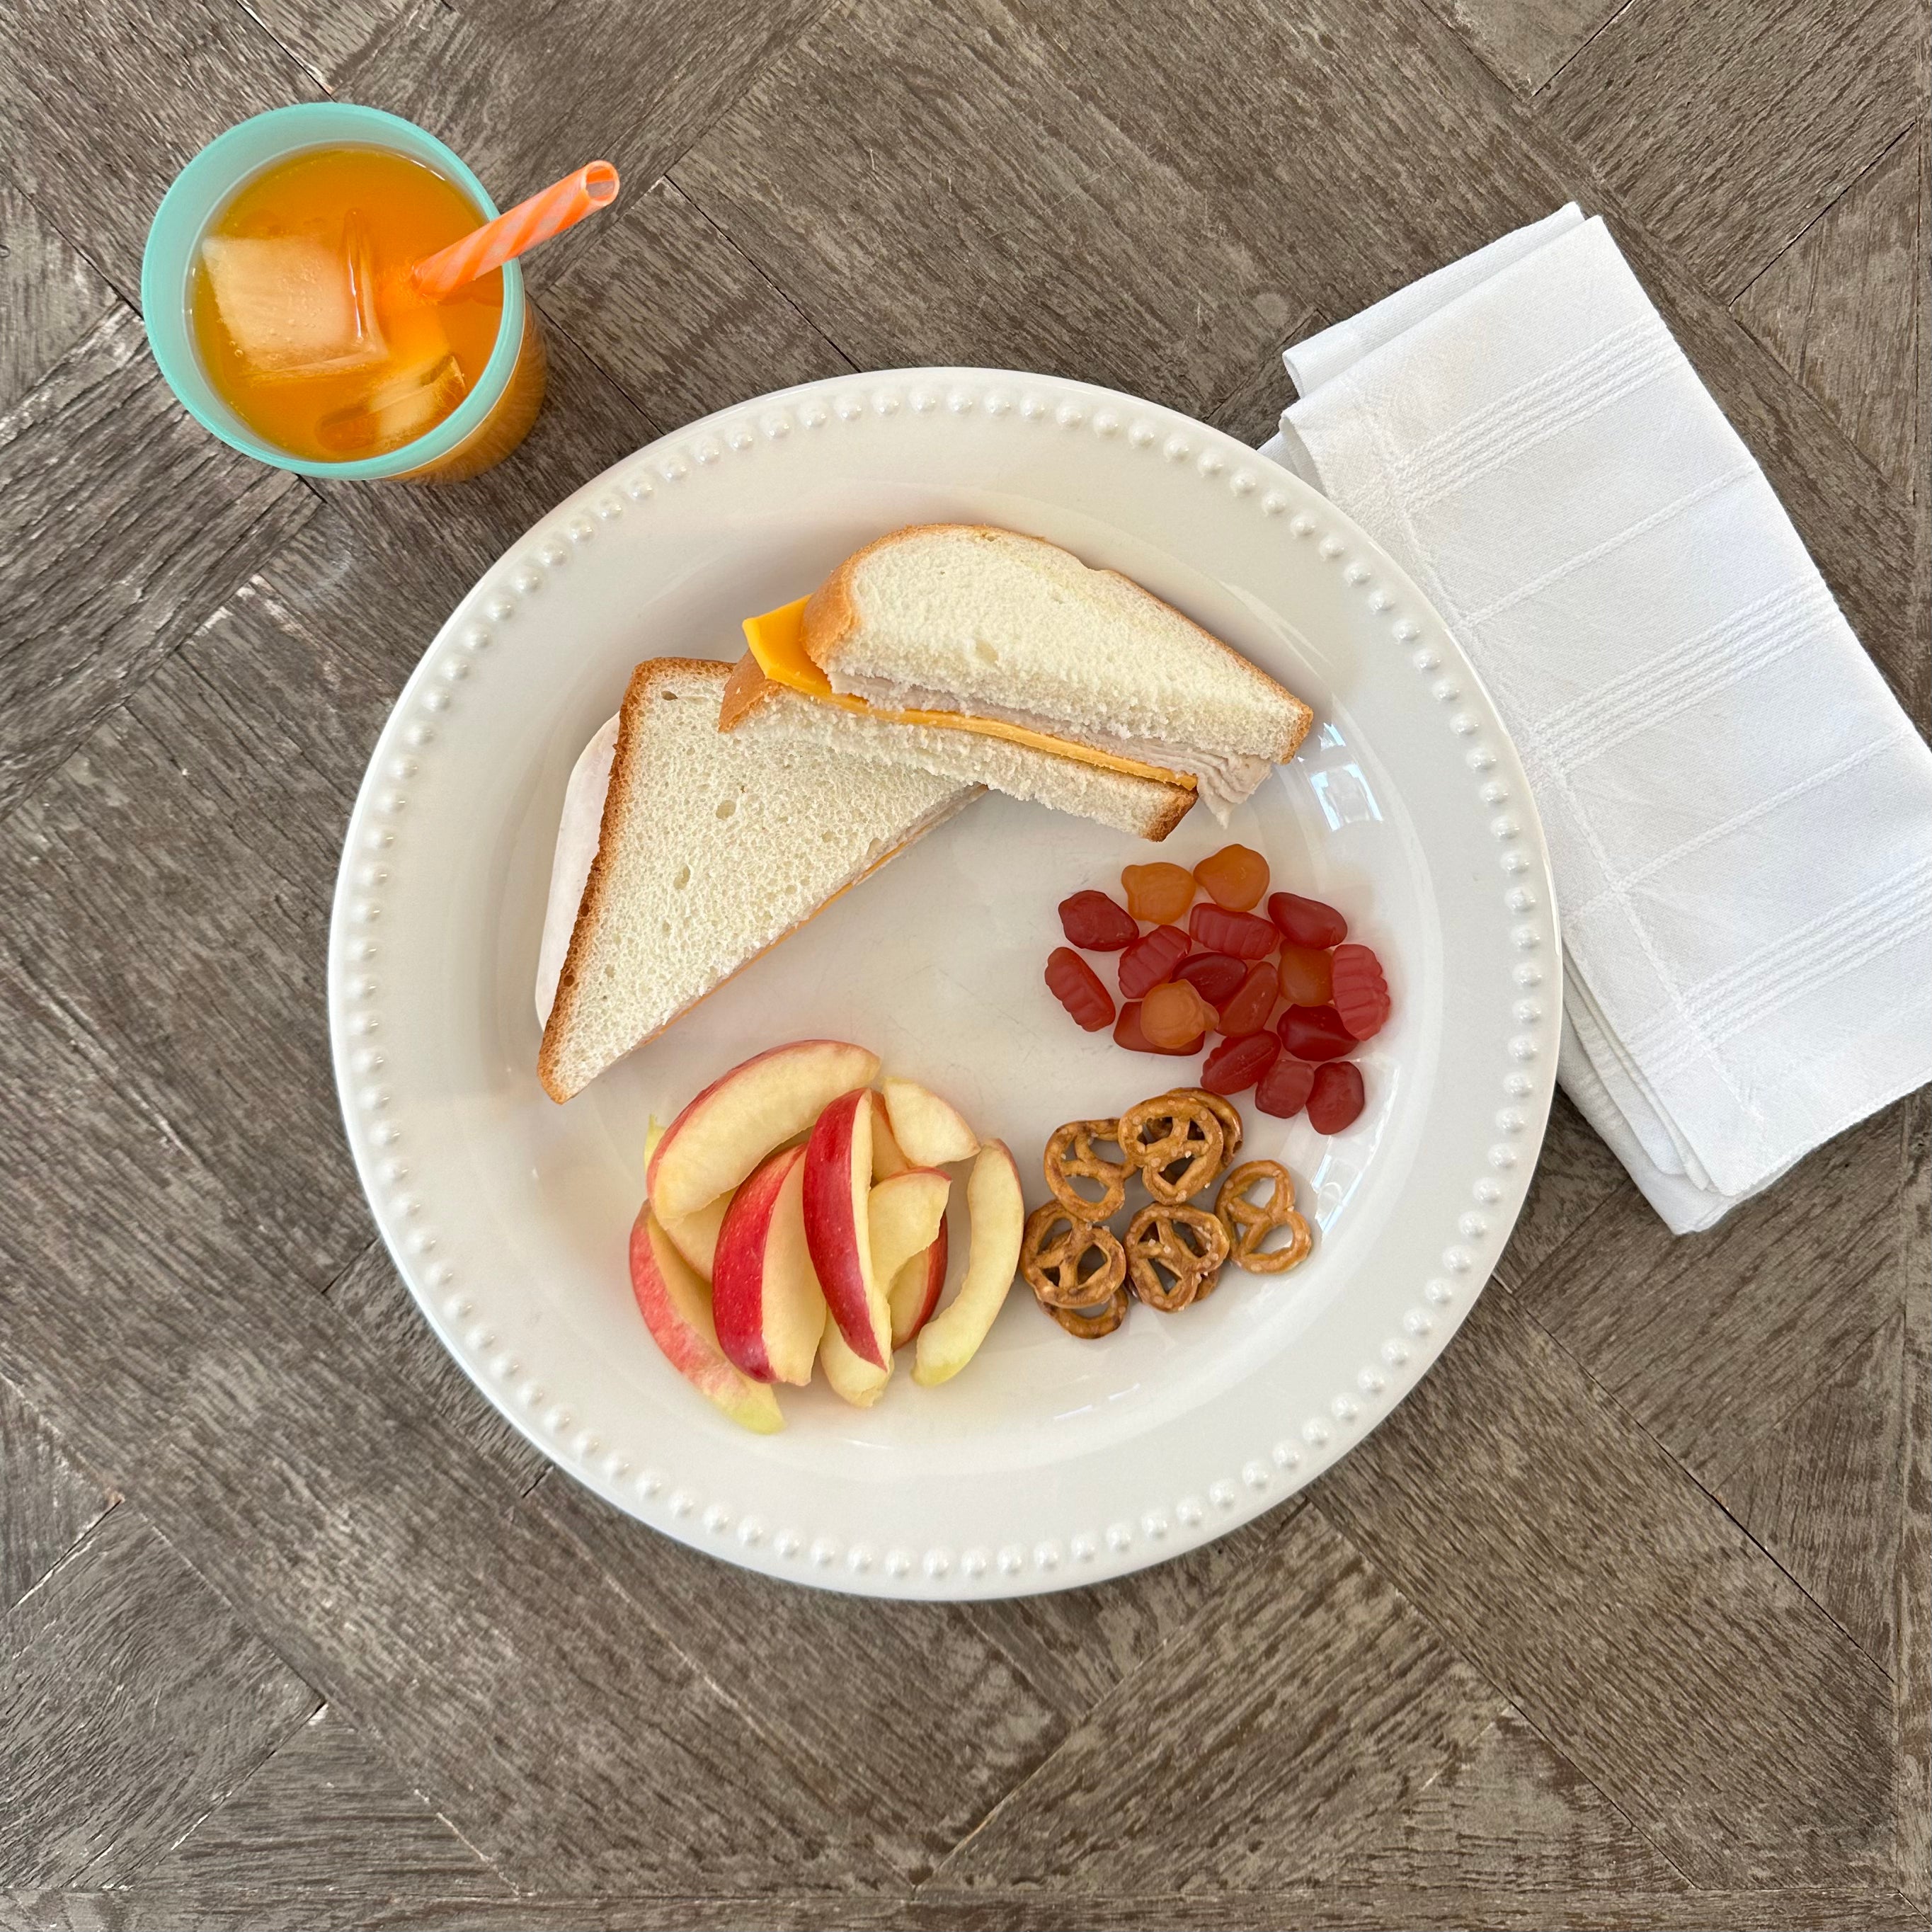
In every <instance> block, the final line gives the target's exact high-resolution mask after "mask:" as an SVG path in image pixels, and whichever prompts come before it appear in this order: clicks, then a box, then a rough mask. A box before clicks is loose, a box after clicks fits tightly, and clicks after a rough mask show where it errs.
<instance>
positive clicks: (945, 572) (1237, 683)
mask: <svg viewBox="0 0 1932 1932" xmlns="http://www.w3.org/2000/svg"><path fill="white" fill-rule="evenodd" d="M803 625H804V643H805V652H806V654H807V655H808V656H809V657H810V658H811V659H812V661H814V663H815V664H817V665H818V667H820V669H821V670H823V671H824V673H826V676H827V677H828V678H829V679H830V681H831V684H832V689H833V690H834V691H840V692H846V693H850V694H854V695H856V696H858V697H863V698H865V699H866V700H868V701H869V702H871V703H878V704H881V705H888V706H896V707H898V708H901V709H953V710H958V711H963V712H971V713H976V714H978V715H982V716H986V717H994V718H1008V719H1010V720H1012V721H1016V722H1022V723H1026V722H1031V721H1033V720H1035V719H1039V720H1043V721H1048V722H1046V725H1045V728H1046V729H1047V730H1051V731H1053V732H1055V733H1057V734H1058V735H1060V736H1066V737H1071V738H1074V739H1079V740H1080V741H1081V742H1085V743H1089V744H1091V745H1094V747H1095V748H1097V749H1100V750H1103V751H1107V750H1112V751H1119V750H1121V749H1122V748H1123V747H1125V746H1131V747H1134V749H1133V750H1130V751H1128V752H1127V755H1129V756H1132V757H1139V758H1141V759H1142V760H1144V761H1145V762H1148V763H1160V764H1162V765H1164V766H1166V767H1167V768H1168V769H1170V770H1175V771H1181V772H1187V773H1189V774H1190V775H1196V776H1198V777H1199V778H1202V781H1203V784H1202V790H1203V794H1204V796H1208V799H1209V801H1210V802H1211V803H1214V802H1217V799H1216V797H1215V793H1217V790H1226V786H1225V785H1224V784H1222V783H1221V782H1220V781H1221V780H1222V779H1225V778H1227V777H1229V775H1230V771H1229V768H1230V767H1231V766H1235V765H1236V764H1237V763H1239V762H1240V761H1243V760H1259V761H1262V764H1263V765H1264V766H1265V765H1268V764H1276V763H1280V762H1281V761H1282V760H1285V759H1287V758H1290V757H1293V756H1294V754H1295V750H1296V748H1297V747H1298V746H1299V745H1300V744H1301V741H1302V739H1303V737H1304V736H1305V735H1306V734H1307V730H1308V727H1309V725H1310V723H1311V722H1312V721H1313V713H1312V712H1310V710H1309V709H1308V707H1307V705H1305V704H1304V703H1302V702H1301V700H1300V699H1299V698H1298V697H1295V696H1293V695H1292V694H1291V693H1290V692H1289V691H1286V690H1284V689H1283V688H1282V687H1281V686H1280V685H1278V684H1277V683H1276V682H1275V681H1274V679H1272V678H1271V677H1268V676H1266V675H1265V674H1264V673H1262V672H1261V671H1259V670H1256V668H1255V667H1254V666H1253V664H1250V663H1249V662H1248V661H1247V659H1246V658H1244V657H1242V656H1241V655H1239V654H1238V652H1235V651H1233V650H1232V649H1229V646H1227V645H1226V644H1224V643H1222V642H1221V640H1220V639H1219V638H1218V637H1212V636H1211V635H1209V634H1208V632H1207V631H1204V630H1202V628H1201V627H1200V626H1199V625H1198V624H1195V623H1193V622H1190V620H1189V619H1187V618H1186V617H1184V616H1182V615H1181V613H1180V612H1179V611H1178V610H1175V609H1174V608H1173V607H1172V605H1170V604H1165V603H1163V602H1162V601H1161V600H1160V598H1158V597H1156V596H1154V595H1153V594H1152V593H1151V592H1149V591H1146V590H1143V589H1142V588H1141V586H1139V584H1137V583H1133V582H1132V581H1131V580H1130V579H1128V578H1127V577H1123V576H1121V574H1119V573H1118V571H1111V570H1091V569H1089V568H1088V566H1087V565H1085V564H1084V563H1082V562H1081V560H1080V559H1079V558H1078V557H1077V556H1074V555H1073V553H1072V552H1071V551H1070V550H1062V549H1061V548H1060V547H1059V546H1058V544H1050V543H1045V542H1043V541H1041V540H1040V538H1037V537H1028V536H1022V535H1019V533H1018V532H1015V531H1013V530H1002V529H993V528H992V527H990V526H986V525H984V524H977V523H922V524H915V525H913V526H911V527H910V528H909V529H901V530H895V531H894V532H892V533H891V534H890V535H886V536H883V537H880V538H878V539H877V541H874V542H872V543H871V544H867V545H866V546H865V548H864V549H863V550H859V551H856V552H855V553H853V555H852V556H849V557H847V559H846V560H845V561H844V563H842V564H841V565H839V567H838V569H836V570H835V571H833V572H832V574H831V576H829V577H827V578H826V580H825V582H824V583H823V584H821V585H820V586H819V588H818V589H817V591H816V592H814V593H813V595H812V596H811V598H810V600H809V601H808V602H807V604H806V605H805V613H804V620H803ZM1163 752H1164V755H1163ZM1232 775H1233V776H1234V777H1235V782H1236V784H1239V783H1240V782H1241V781H1243V780H1244V779H1246V778H1252V779H1253V782H1259V775H1260V774H1259V772H1256V771H1255V770H1254V769H1253V766H1251V765H1250V766H1248V767H1247V769H1246V770H1245V771H1241V772H1235V773H1233V774H1232ZM1247 789H1248V790H1252V789H1253V783H1249V784H1248V785H1247ZM1240 795H1241V796H1245V795H1246V793H1245V792H1242V793H1241V794H1240Z"/></svg>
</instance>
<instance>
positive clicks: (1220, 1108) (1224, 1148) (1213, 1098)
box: [1161, 1087, 1241, 1166]
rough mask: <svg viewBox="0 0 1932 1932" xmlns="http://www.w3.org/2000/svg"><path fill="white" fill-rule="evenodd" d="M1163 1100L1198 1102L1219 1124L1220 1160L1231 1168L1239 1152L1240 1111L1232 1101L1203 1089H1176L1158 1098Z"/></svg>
mask: <svg viewBox="0 0 1932 1932" xmlns="http://www.w3.org/2000/svg"><path fill="white" fill-rule="evenodd" d="M1161 1098H1162V1099H1163V1100H1199V1102H1200V1103H1201V1104H1202V1106H1204V1107H1205V1108H1206V1109H1208V1112H1210V1113H1211V1114H1212V1115H1214V1118H1215V1119H1217V1121H1220V1123H1221V1159H1222V1160H1223V1162H1224V1163H1226V1164H1228V1165H1229V1166H1232V1165H1233V1163H1234V1159H1235V1155H1237V1154H1239V1153H1240V1152H1241V1109H1240V1108H1238V1106H1235V1103H1234V1102H1233V1101H1232V1100H1224V1099H1223V1097H1221V1095H1220V1094H1211V1093H1209V1092H1208V1090H1207V1088H1205V1087H1176V1088H1173V1089H1172V1091H1170V1092H1168V1093H1166V1094H1163V1095H1162V1096H1161Z"/></svg>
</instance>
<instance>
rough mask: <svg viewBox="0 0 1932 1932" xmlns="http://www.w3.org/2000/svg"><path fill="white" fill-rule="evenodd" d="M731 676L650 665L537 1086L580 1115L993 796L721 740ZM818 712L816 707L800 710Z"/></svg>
mask: <svg viewBox="0 0 1932 1932" xmlns="http://www.w3.org/2000/svg"><path fill="white" fill-rule="evenodd" d="M728 675H729V671H728V667H727V666H725V665H724V664H715V663H710V662H705V661H699V660H697V659H693V658H652V659H650V660H649V661H647V662H646V663H643V664H640V665H638V667H637V670H636V671H635V672H634V673H633V674H632V676H631V683H630V688H629V689H628V691H625V694H624V704H623V709H622V711H621V712H619V718H618V727H617V742H616V751H615V753H614V754H613V758H612V760H611V766H610V787H609V790H608V791H607V793H606V795H605V797H604V811H603V817H602V820H601V823H600V825H599V827H598V839H597V856H596V858H595V860H594V861H593V862H592V865H591V867H590V872H589V878H588V880H587V881H586V883H585V886H584V888H583V898H582V901H581V903H580V904H579V906H578V907H577V919H576V923H575V925H574V927H573V929H572V930H571V938H570V947H569V950H568V953H566V954H565V957H564V962H563V968H562V972H561V973H560V974H559V976H558V980H557V987H556V1002H555V1004H553V1006H552V1007H551V1009H550V1018H549V1020H548V1022H547V1023H546V1024H545V1025H544V1034H543V1045H542V1047H541V1049H540V1051H539V1052H538V1058H537V1071H538V1076H539V1077H540V1078H541V1080H542V1082H543V1084H544V1090H545V1091H547V1093H548V1094H549V1095H550V1098H551V1099H552V1100H568V1099H570V1098H571V1096H572V1095H573V1094H578V1093H580V1092H581V1091H583V1088H585V1087H586V1086H587V1085H589V1083H590V1082H591V1081H592V1080H593V1079H595V1077H596V1076H598V1074H599V1073H602V1072H603V1070H604V1068H606V1067H608V1066H610V1064H612V1063H613V1061H616V1060H619V1059H620V1058H622V1056H623V1055H625V1054H626V1053H628V1052H630V1051H631V1049H632V1048H633V1047H634V1046H640V1045H641V1044H642V1043H643V1042H644V1041H645V1040H649V1039H650V1038H651V1037H652V1036H653V1035H655V1034H658V1033H661V1032H662V1031H663V1030H664V1028H666V1027H667V1026H668V1025H670V1023H671V1022H672V1021H673V1020H674V1019H676V1018H677V1016H679V1014H680V1013H683V1012H685V1010H687V1009H688V1007H691V1006H693V1005H694V1004H696V1003H697V1001H699V1000H701V999H702V998H704V996H705V995H706V994H707V993H709V992H714V991H715V989H717V988H718V987H719V986H721V985H723V983H724V981H725V980H728V979H729V978H730V977H731V975H732V974H733V973H736V971H739V968H742V967H743V966H745V965H748V964H749V963H750V962H751V960H753V959H755V958H757V956H758V955H759V954H760V953H763V952H764V951H766V950H767V949H768V948H769V947H772V946H775V945H776V944H778V941H780V940H781V939H782V938H784V937H785V935H787V933H789V932H792V931H793V930H794V929H796V928H797V927H798V926H801V925H802V924H803V923H804V922H805V920H806V919H809V918H810V917H811V916H812V914H813V913H815V912H817V910H819V909H820V907H822V906H823V905H824V904H826V902H827V901H829V900H831V899H833V898H837V897H838V895H839V894H840V893H841V892H844V890H845V889H846V888H847V886H852V885H854V884H856V883H857V882H858V881H859V880H860V879H862V878H863V877H865V874H867V873H868V872H870V871H873V870H874V869H875V868H877V867H878V866H880V865H883V864H884V862H886V859H889V858H890V857H891V856H892V855H893V854H894V853H896V852H898V851H900V850H903V849H904V847H906V846H907V845H908V844H910V843H911V842H912V841H913V840H914V839H915V838H918V837H919V836H920V835H921V834H922V833H923V832H927V831H929V830H930V829H932V826H935V825H937V824H938V823H940V821H941V820H942V819H945V818H949V817H951V816H952V814H953V813H954V812H956V811H958V810H959V808H960V807H961V806H962V805H965V804H966V803H967V802H968V801H969V800H971V799H974V798H975V797H977V796H978V795H979V793H980V787H979V786H977V785H974V784H959V783H958V782H956V781H953V780H952V779H950V778H936V777H935V776H933V775H932V774H930V773H929V772H922V771H919V770H918V769H916V768H914V767H913V766H898V767H888V766H882V765H873V764H869V763H866V764H862V765H860V766H859V767H858V768H857V769H856V771H855V769H853V766H852V765H851V764H850V762H849V761H848V760H847V759H845V758H844V757H841V756H840V755H839V754H838V751H837V750H836V749H835V748H832V747H830V746H828V745H825V744H823V743H821V742H819V741H818V740H817V738H816V737H815V736H809V735H806V734H802V733H801V734H799V735H797V736H793V737H790V738H786V737H784V736H779V735H777V734H774V735H772V736H771V737H769V738H766V737H763V736H760V738H758V739H756V740H754V739H740V738H735V737H731V736H727V735H726V734H725V733H723V732H721V731H720V730H718V706H719V704H720V703H721V700H722V699H723V697H724V683H725V679H726V678H727V676H728ZM798 703H799V706H800V707H801V708H803V707H804V706H805V704H806V703H807V700H804V699H799V700H798Z"/></svg>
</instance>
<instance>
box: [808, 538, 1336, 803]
mask: <svg viewBox="0 0 1932 1932" xmlns="http://www.w3.org/2000/svg"><path fill="white" fill-rule="evenodd" d="M941 534H945V535H956V534H964V535H969V536H976V537H1017V538H1020V539H1021V541H1023V542H1026V543H1037V544H1040V545H1041V546H1042V547H1043V548H1045V549H1047V550H1058V551H1059V552H1060V553H1061V556H1068V557H1072V558H1073V561H1074V562H1076V563H1077V564H1079V565H1080V567H1081V568H1082V569H1083V570H1087V569H1092V568H1094V566H1092V565H1090V564H1088V562H1087V561H1086V559H1085V558H1084V557H1082V556H1078V555H1076V553H1074V552H1073V551H1072V550H1068V549H1067V547H1065V546H1064V544H1056V543H1049V541H1047V539H1046V538H1044V537H1034V536H1028V535H1027V533H1026V532H1025V531H1024V530H1009V529H1002V528H1001V526H999V525H998V524H997V523H908V524H907V525H906V526H904V528H903V529H896V530H888V531H887V532H886V534H885V535H883V536H881V537H874V538H873V539H872V541H871V542H870V543H868V544H866V545H865V547H864V548H863V549H861V550H854V551H853V553H852V554H851V555H850V556H848V557H847V559H845V561H844V562H843V563H841V565H839V566H838V568H837V569H836V570H835V571H833V572H832V574H831V575H830V576H829V577H827V578H826V580H825V581H824V582H823V583H821V584H820V586H818V588H817V589H816V590H814V592H812V593H811V595H810V596H809V597H808V598H806V599H805V610H804V614H803V616H802V620H801V621H802V626H803V636H802V641H803V643H804V646H805V655H806V656H807V657H808V658H811V661H812V662H813V663H814V664H816V665H817V667H819V669H820V670H822V671H824V672H826V673H828V674H829V673H830V671H831V670H832V665H833V664H835V662H836V661H837V660H838V657H839V655H840V654H841V652H843V651H844V649H845V648H846V646H847V644H848V643H850V640H851V639H852V637H853V634H855V633H856V631H857V630H858V628H859V607H858V602H857V600H856V598H855V597H854V595H853V589H852V586H853V583H854V581H855V580H856V577H857V574H858V571H859V566H860V565H862V564H863V563H864V562H865V559H867V558H868V557H869V556H871V554H872V553H873V552H874V551H875V550H883V549H884V548H885V547H886V546H887V545H888V544H896V543H901V542H904V541H905V540H906V539H907V538H910V537H925V536H935V535H941ZM1094 574H1096V575H1097V576H1100V577H1112V579H1113V580H1114V581H1115V583H1120V584H1124V585H1125V586H1126V587H1127V589H1130V590H1131V591H1133V592H1135V593H1136V595H1139V596H1142V597H1145V598H1147V599H1148V601H1149V602H1151V603H1154V604H1159V605H1160V607H1161V608H1162V609H1163V610H1165V611H1166V612H1167V613H1169V615H1170V616H1173V617H1175V618H1177V619H1178V620H1179V621H1180V622H1182V623H1184V624H1185V625H1187V628H1189V629H1190V631H1193V632H1194V633H1195V634H1196V636H1198V637H1203V638H1205V640H1207V641H1208V643H1211V644H1212V645H1213V646H1214V648H1215V649H1217V650H1218V651H1220V652H1221V653H1222V655H1223V656H1225V657H1226V658H1227V659H1228V661H1229V664H1230V666H1231V667H1232V668H1233V669H1234V670H1236V671H1237V672H1238V673H1239V674H1240V675H1241V676H1242V677H1243V678H1244V679H1247V680H1248V681H1249V682H1251V683H1253V684H1254V685H1257V686H1258V687H1259V688H1262V689H1264V690H1265V691H1267V692H1268V694H1270V695H1271V696H1277V697H1284V698H1286V700H1288V702H1289V703H1290V704H1291V705H1292V706H1294V712H1293V713H1292V715H1291V716H1290V718H1289V721H1288V722H1287V724H1286V725H1285V726H1284V727H1283V733H1282V736H1281V738H1280V741H1279V742H1278V744H1277V745H1276V746H1275V747H1274V748H1273V749H1272V750H1271V751H1269V752H1268V754H1267V755H1268V757H1270V758H1271V760H1273V761H1274V763H1276V764H1278V765H1280V764H1286V763H1287V762H1288V760H1289V759H1290V758H1292V757H1294V756H1295V753H1296V752H1297V751H1298V750H1300V748H1301V741H1302V739H1304V738H1305V737H1307V735H1308V727H1310V725H1311V724H1313V723H1314V721H1315V714H1314V712H1313V711H1311V710H1310V709H1309V708H1308V706H1307V705H1305V704H1304V703H1302V701H1301V699H1300V698H1298V697H1296V696H1295V694H1294V692H1293V691H1290V690H1289V689H1288V688H1287V687H1286V685H1280V684H1277V683H1276V682H1275V681H1274V679H1273V678H1271V677H1270V676H1268V673H1267V672H1265V670H1260V669H1259V668H1258V667H1256V666H1255V665H1254V664H1250V662H1249V661H1248V660H1247V658H1244V657H1243V656H1242V655H1241V652H1239V651H1238V650H1236V649H1235V648H1234V646H1232V645H1231V644H1227V643H1223V641H1222V640H1221V639H1220V638H1219V637H1216V636H1215V634H1214V632H1213V631H1207V630H1203V629H1202V627H1201V626H1200V625H1199V624H1197V623H1196V622H1195V621H1194V619H1193V618H1192V617H1190V616H1188V615H1187V613H1186V612H1185V611H1181V610H1175V607H1174V606H1173V605H1172V604H1170V603H1169V602H1168V601H1166V598H1161V597H1157V596H1155V595H1154V592H1152V591H1151V590H1150V589H1148V588H1147V587H1146V586H1145V585H1144V584H1140V583H1136V582H1135V581H1134V580H1133V578H1132V577H1127V576H1125V575H1124V574H1122V573H1121V571H1118V570H1105V569H1101V570H1096V571H1094ZM1169 829H1170V830H1171V829H1172V827H1171V826H1170V827H1169ZM1148 836H1150V837H1154V836H1160V837H1163V838H1164V837H1165V836H1166V833H1164V832H1163V833H1160V834H1153V833H1150V834H1149V835H1148Z"/></svg>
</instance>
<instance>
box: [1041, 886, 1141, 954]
mask: <svg viewBox="0 0 1932 1932" xmlns="http://www.w3.org/2000/svg"><path fill="white" fill-rule="evenodd" d="M1060 929H1061V932H1064V933H1065V934H1066V935H1067V944H1068V945H1070V946H1078V947H1082V948H1084V949H1085V950H1086V951H1087V952H1089V953H1118V952H1119V951H1120V950H1121V947H1124V946H1131V945H1133V943H1134V941H1136V939H1138V938H1139V937H1140V932H1141V929H1140V928H1139V926H1138V925H1137V924H1136V922H1135V920H1134V916H1133V914H1132V913H1130V912H1129V911H1128V910H1127V907H1125V906H1124V905H1122V904H1121V903H1120V902H1119V901H1118V900H1116V899H1112V898H1109V897H1108V896H1107V895H1106V893H1105V892H1076V893H1075V894H1074V895H1073V897H1072V898H1067V899H1062V900H1061V902H1060Z"/></svg>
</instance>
